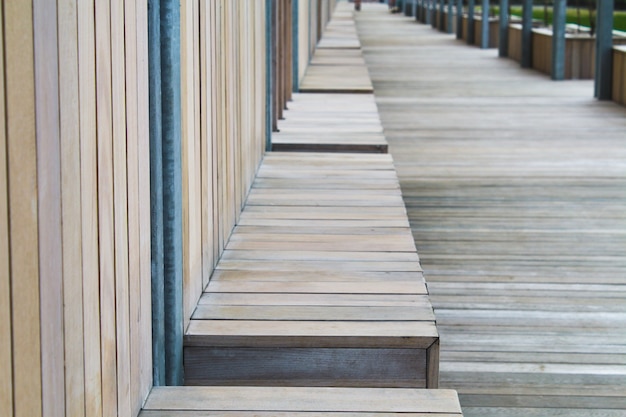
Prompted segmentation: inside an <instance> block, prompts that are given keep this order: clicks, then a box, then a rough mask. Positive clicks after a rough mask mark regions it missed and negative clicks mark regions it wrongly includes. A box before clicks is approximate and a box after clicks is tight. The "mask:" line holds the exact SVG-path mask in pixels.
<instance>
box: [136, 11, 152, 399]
mask: <svg viewBox="0 0 626 417" xmlns="http://www.w3.org/2000/svg"><path fill="white" fill-rule="evenodd" d="M136 10H137V25H136V30H137V95H138V109H137V124H138V131H137V147H138V154H139V156H140V158H139V164H138V169H139V174H138V177H139V178H138V181H139V240H140V241H139V248H140V249H139V252H140V265H139V269H140V274H141V277H140V281H141V305H140V320H141V323H140V326H139V327H140V329H141V335H140V343H141V345H140V349H139V351H140V352H141V355H140V361H141V367H140V369H141V379H140V391H141V394H142V398H141V400H145V398H146V396H147V395H148V392H149V390H150V388H151V386H152V325H151V324H152V307H151V303H152V292H151V282H152V276H151V269H152V266H151V257H150V250H151V249H150V245H151V239H150V230H151V226H150V111H149V73H148V4H147V2H145V1H137V2H136ZM141 402H142V403H143V401H141Z"/></svg>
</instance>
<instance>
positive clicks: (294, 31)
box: [291, 0, 300, 93]
mask: <svg viewBox="0 0 626 417" xmlns="http://www.w3.org/2000/svg"><path fill="white" fill-rule="evenodd" d="M298 3H300V2H299V1H298V0H294V1H293V2H292V3H291V4H292V8H291V13H292V15H291V16H292V18H291V39H292V40H293V41H292V42H293V43H292V49H291V54H292V57H293V58H292V59H293V61H292V62H293V72H292V74H293V75H292V77H291V79H292V81H293V83H292V84H293V85H292V91H293V92H294V93H297V92H298V91H299V90H300V80H299V79H298V78H299V77H298V75H299V67H298V65H299V62H298V61H299V59H298V57H299V54H300V52H299V50H298V48H299V46H300V45H299V43H300V41H299V36H298V35H299V34H300V32H299V30H300V29H299V26H300V22H299V20H300V19H299V18H298V17H299V11H298Z"/></svg>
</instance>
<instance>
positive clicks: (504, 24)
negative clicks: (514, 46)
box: [498, 0, 509, 57]
mask: <svg viewBox="0 0 626 417" xmlns="http://www.w3.org/2000/svg"><path fill="white" fill-rule="evenodd" d="M498 20H499V21H498V30H499V39H498V55H499V56H501V57H508V56H509V0H500V13H499V18H498Z"/></svg>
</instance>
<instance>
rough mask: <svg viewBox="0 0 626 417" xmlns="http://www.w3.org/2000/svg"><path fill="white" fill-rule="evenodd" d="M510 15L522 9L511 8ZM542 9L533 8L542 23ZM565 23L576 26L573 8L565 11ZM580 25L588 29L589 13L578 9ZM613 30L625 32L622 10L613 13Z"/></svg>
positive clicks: (575, 15)
mask: <svg viewBox="0 0 626 417" xmlns="http://www.w3.org/2000/svg"><path fill="white" fill-rule="evenodd" d="M494 11H495V13H496V14H497V13H498V8H497V7H496V8H495V10H494ZM511 13H512V14H514V15H515V16H521V15H522V7H521V6H513V7H511ZM543 17H544V16H543V7H542V6H535V7H534V8H533V18H535V19H537V20H542V21H543ZM567 23H576V24H578V15H577V11H576V9H575V8H571V7H570V8H568V9H567ZM548 24H552V8H551V7H550V8H548ZM580 25H581V26H587V27H589V11H588V10H587V9H582V8H581V9H580ZM613 29H615V30H622V31H625V32H626V11H624V10H616V11H615V13H613Z"/></svg>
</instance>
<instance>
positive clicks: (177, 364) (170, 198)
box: [160, 0, 183, 385]
mask: <svg viewBox="0 0 626 417" xmlns="http://www.w3.org/2000/svg"><path fill="white" fill-rule="evenodd" d="M160 6H161V108H162V109H163V110H162V113H161V117H162V121H163V127H162V129H163V131H162V134H163V142H162V146H163V149H162V151H163V161H162V163H163V255H164V256H163V271H164V282H163V290H164V301H165V383H166V384H167V385H182V383H183V176H182V141H181V138H182V129H181V113H180V112H181V98H180V3H179V1H178V0H161V5H160Z"/></svg>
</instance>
